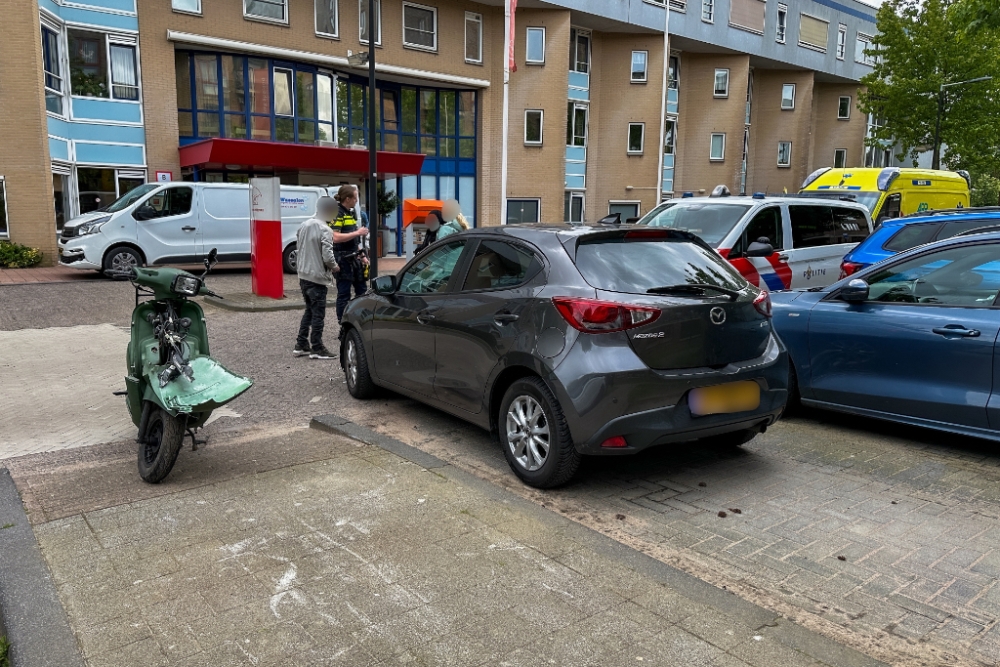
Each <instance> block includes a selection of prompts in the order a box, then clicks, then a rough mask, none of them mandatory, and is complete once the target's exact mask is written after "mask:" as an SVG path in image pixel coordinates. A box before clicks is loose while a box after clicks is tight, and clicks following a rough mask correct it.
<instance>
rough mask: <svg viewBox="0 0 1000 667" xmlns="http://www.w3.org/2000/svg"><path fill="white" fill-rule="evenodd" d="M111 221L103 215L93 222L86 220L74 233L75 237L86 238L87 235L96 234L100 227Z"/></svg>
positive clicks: (109, 217)
mask: <svg viewBox="0 0 1000 667" xmlns="http://www.w3.org/2000/svg"><path fill="white" fill-rule="evenodd" d="M110 219H111V216H110V215H105V216H102V217H100V218H96V219H94V220H88V221H87V222H85V223H83V224H82V225H80V227H79V228H78V231H77V233H76V235H77V236H86V235H87V234H96V233H97V232H99V231H101V227H103V226H104V223H105V222H107V221H108V220H110Z"/></svg>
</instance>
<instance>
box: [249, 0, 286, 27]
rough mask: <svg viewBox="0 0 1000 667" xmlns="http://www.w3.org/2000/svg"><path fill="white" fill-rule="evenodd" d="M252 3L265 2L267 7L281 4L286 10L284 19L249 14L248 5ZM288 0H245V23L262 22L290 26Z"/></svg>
mask: <svg viewBox="0 0 1000 667" xmlns="http://www.w3.org/2000/svg"><path fill="white" fill-rule="evenodd" d="M250 2H263V3H264V4H267V5H278V4H280V5H281V6H282V7H283V8H284V12H283V13H284V18H283V19H276V18H271V17H270V16H257V15H256V14H248V13H247V5H248V4H249V3H250ZM288 4H289V2H288V0H243V19H244V20H245V21H260V22H261V23H274V24H277V25H288Z"/></svg>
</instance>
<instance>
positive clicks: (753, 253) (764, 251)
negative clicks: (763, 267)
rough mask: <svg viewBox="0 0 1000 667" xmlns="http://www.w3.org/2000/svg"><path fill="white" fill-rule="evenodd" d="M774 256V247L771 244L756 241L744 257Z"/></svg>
mask: <svg viewBox="0 0 1000 667" xmlns="http://www.w3.org/2000/svg"><path fill="white" fill-rule="evenodd" d="M773 254H774V246H772V245H771V244H770V243H761V242H760V241H754V242H753V243H751V244H750V246H749V247H748V248H747V251H746V253H744V255H743V256H744V257H770V256H771V255H773Z"/></svg>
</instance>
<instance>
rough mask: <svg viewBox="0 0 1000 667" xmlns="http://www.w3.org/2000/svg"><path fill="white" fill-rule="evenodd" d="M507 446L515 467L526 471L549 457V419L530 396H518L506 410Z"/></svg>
mask: <svg viewBox="0 0 1000 667" xmlns="http://www.w3.org/2000/svg"><path fill="white" fill-rule="evenodd" d="M507 446H508V447H510V451H511V453H512V454H513V455H514V460H515V461H517V464H518V465H519V466H521V467H522V468H524V469H525V470H527V471H529V472H534V471H536V470H538V469H539V468H541V467H542V466H543V465H545V461H546V460H547V459H548V456H549V448H550V443H549V420H548V417H547V416H546V414H545V410H544V409H542V406H541V405H540V404H539V402H538V401H536V400H535V399H534V397H532V396H528V395H525V394H522V395H521V396H518V397H517V398H515V399H514V400H513V401H512V402H511V404H510V407H509V408H508V409H507Z"/></svg>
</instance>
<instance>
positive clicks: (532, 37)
mask: <svg viewBox="0 0 1000 667" xmlns="http://www.w3.org/2000/svg"><path fill="white" fill-rule="evenodd" d="M524 62H525V63H527V64H529V65H544V64H545V28H528V38H527V40H526V46H525V50H524Z"/></svg>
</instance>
